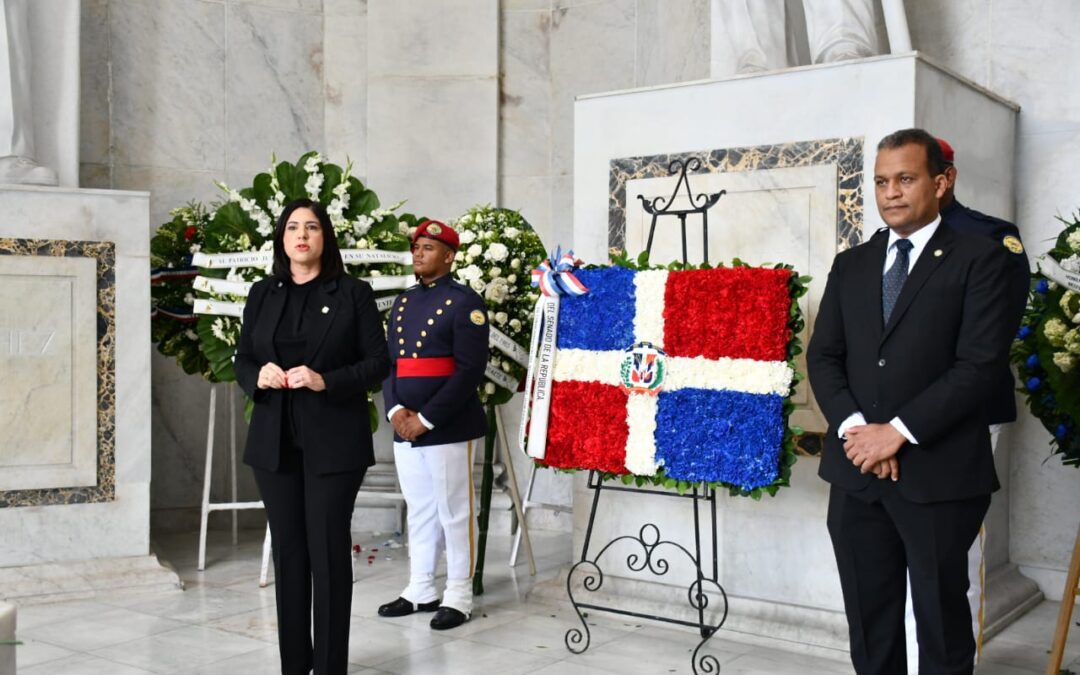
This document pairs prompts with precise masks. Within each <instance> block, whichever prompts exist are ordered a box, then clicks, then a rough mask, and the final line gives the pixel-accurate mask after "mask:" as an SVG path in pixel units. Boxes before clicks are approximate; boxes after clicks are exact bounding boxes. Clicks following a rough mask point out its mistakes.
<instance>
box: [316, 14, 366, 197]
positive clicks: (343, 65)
mask: <svg viewBox="0 0 1080 675" xmlns="http://www.w3.org/2000/svg"><path fill="white" fill-rule="evenodd" d="M364 7H365V5H364V4H363V3H360V2H353V3H351V4H350V5H349V6H348V7H341V8H340V9H341V10H342V11H344V10H348V9H353V10H355V9H357V8H360V9H363V8H364ZM328 10H329V8H328ZM323 42H324V49H325V52H326V54H325V57H324V60H325V82H324V95H325V106H326V144H325V146H324V147H325V148H326V150H325V152H326V153H327V155H328V156H329V157H330V159H331V160H332V161H333V162H335V163H338V164H340V165H341V166H344V165H345V162H346V158H348V159H349V160H351V161H352V164H353V175H355V176H359V177H361V178H362V177H364V176H366V175H367V16H366V14H364V13H360V12H355V13H348V14H340V15H329V14H328V15H327V16H326V19H325V21H324V35H323Z"/></svg>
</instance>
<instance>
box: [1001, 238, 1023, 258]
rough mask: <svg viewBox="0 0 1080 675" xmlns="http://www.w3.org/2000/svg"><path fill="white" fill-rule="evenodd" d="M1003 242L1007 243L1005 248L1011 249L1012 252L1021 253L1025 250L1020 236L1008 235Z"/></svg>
mask: <svg viewBox="0 0 1080 675" xmlns="http://www.w3.org/2000/svg"><path fill="white" fill-rule="evenodd" d="M1001 243H1002V244H1004V245H1005V248H1007V249H1009V252H1010V253H1015V254H1017V255H1020V254H1021V253H1023V252H1024V245H1023V244H1021V243H1020V237H1016V236H1013V235H1011V234H1010V235H1006V236H1005V238H1004V239H1002V240H1001Z"/></svg>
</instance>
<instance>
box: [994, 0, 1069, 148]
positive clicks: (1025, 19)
mask: <svg viewBox="0 0 1080 675" xmlns="http://www.w3.org/2000/svg"><path fill="white" fill-rule="evenodd" d="M1037 6H1038V10H1037V11H1035V10H1034V9H1033V6H1032V3H1030V2H1021V1H1019V0H1011V1H1009V2H994V3H992V5H991V8H990V18H989V21H990V24H991V26H992V31H993V33H992V35H991V42H990V46H989V52H990V78H989V87H990V88H991V89H992V90H993V91H995V92H997V93H999V94H1001V95H1002V96H1005V97H1006V98H1009V99H1012V100H1013V101H1015V102H1016V103H1019V104H1020V106H1021V108H1022V109H1023V113H1022V114H1021V116H1020V133H1021V134H1025V133H1034V132H1038V133H1045V132H1048V131H1062V130H1065V129H1071V128H1073V127H1075V126H1076V124H1077V123H1078V122H1080V75H1077V72H1078V71H1077V67H1076V66H1077V64H1078V63H1080V41H1078V40H1077V39H1076V33H1077V28H1078V27H1080V5H1077V3H1075V2H1071V1H1070V0H1044V1H1043V2H1039V3H1037Z"/></svg>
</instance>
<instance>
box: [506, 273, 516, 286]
mask: <svg viewBox="0 0 1080 675" xmlns="http://www.w3.org/2000/svg"><path fill="white" fill-rule="evenodd" d="M506 280H507V281H509V282H510V283H512V284H516V283H517V275H516V274H511V275H510V276H508V277H506Z"/></svg>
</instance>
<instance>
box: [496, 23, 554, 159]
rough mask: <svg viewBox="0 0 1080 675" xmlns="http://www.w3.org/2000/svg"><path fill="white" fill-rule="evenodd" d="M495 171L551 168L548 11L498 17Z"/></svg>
mask: <svg viewBox="0 0 1080 675" xmlns="http://www.w3.org/2000/svg"><path fill="white" fill-rule="evenodd" d="M499 32H500V41H501V53H500V57H501V58H500V63H499V174H500V175H501V176H546V175H548V173H549V171H550V168H551V142H552V137H551V73H550V71H549V69H548V65H549V62H550V34H551V12H549V11H506V12H503V13H502V16H501V17H500V21H499Z"/></svg>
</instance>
